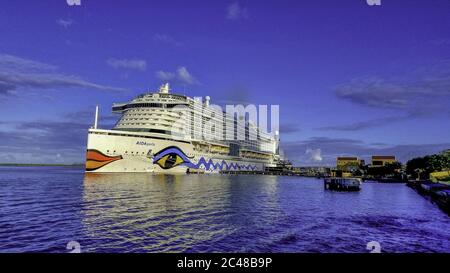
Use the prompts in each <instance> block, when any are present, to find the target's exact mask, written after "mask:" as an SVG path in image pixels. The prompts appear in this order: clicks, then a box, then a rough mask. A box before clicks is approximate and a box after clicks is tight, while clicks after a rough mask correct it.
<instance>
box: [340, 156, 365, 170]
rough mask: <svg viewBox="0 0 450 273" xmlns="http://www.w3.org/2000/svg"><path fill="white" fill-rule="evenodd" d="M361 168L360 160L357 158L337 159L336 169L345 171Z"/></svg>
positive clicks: (344, 157) (342, 157)
mask: <svg viewBox="0 0 450 273" xmlns="http://www.w3.org/2000/svg"><path fill="white" fill-rule="evenodd" d="M359 166H360V160H359V159H358V158H357V157H355V156H339V157H338V158H337V159H336V168H337V169H338V170H344V169H348V168H352V167H353V168H355V167H359Z"/></svg>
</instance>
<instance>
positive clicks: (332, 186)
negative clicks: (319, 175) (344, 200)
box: [323, 177, 361, 191]
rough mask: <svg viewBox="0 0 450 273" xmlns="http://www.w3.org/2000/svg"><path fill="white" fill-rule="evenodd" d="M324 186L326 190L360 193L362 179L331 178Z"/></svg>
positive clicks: (326, 179) (325, 180)
mask: <svg viewBox="0 0 450 273" xmlns="http://www.w3.org/2000/svg"><path fill="white" fill-rule="evenodd" d="M323 186H324V188H325V189H326V190H335V191H359V190H361V179H359V178H342V177H329V178H325V179H324V180H323Z"/></svg>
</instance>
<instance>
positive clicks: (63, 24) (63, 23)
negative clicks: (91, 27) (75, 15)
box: [56, 18, 75, 28]
mask: <svg viewBox="0 0 450 273" xmlns="http://www.w3.org/2000/svg"><path fill="white" fill-rule="evenodd" d="M56 23H57V24H58V25H59V26H61V27H63V28H68V27H70V26H71V25H73V23H75V21H74V20H72V19H63V18H59V19H58V20H56Z"/></svg>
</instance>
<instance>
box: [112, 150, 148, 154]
mask: <svg viewBox="0 0 450 273" xmlns="http://www.w3.org/2000/svg"><path fill="white" fill-rule="evenodd" d="M106 152H107V153H108V154H109V153H110V150H106ZM115 153H116V150H114V151H113V154H115ZM125 154H128V151H125ZM131 154H135V155H139V152H136V153H135V152H131ZM142 154H145V152H142Z"/></svg>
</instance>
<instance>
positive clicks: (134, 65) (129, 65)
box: [106, 58, 147, 71]
mask: <svg viewBox="0 0 450 273" xmlns="http://www.w3.org/2000/svg"><path fill="white" fill-rule="evenodd" d="M106 63H107V64H108V65H109V66H111V67H113V68H116V69H117V68H122V69H134V70H141V71H144V70H145V69H147V62H146V61H145V60H141V59H115V58H110V59H108V60H106Z"/></svg>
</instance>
